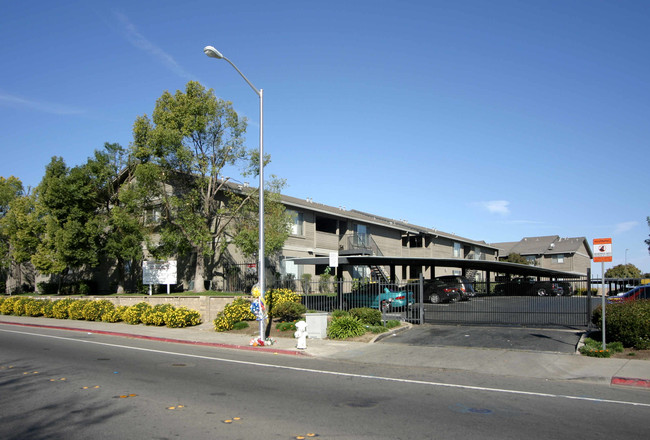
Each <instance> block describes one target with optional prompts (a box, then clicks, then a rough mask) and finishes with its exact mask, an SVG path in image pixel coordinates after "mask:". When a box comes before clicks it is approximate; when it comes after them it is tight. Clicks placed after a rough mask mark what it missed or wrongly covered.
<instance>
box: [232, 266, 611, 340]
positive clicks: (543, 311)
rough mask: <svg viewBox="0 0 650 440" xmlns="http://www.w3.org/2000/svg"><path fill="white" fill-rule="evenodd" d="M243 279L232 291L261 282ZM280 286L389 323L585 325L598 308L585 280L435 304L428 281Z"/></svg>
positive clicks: (275, 282) (325, 280) (518, 286)
mask: <svg viewBox="0 0 650 440" xmlns="http://www.w3.org/2000/svg"><path fill="white" fill-rule="evenodd" d="M253 266H254V265H253ZM243 269H249V267H248V266H246V267H244V268H243ZM250 269H255V268H254V267H252V268H250ZM243 281H244V282H243V283H240V284H239V285H238V286H235V284H234V283H231V284H230V287H231V291H241V292H250V289H251V288H252V286H253V285H254V284H255V283H256V282H257V277H256V271H254V270H251V271H250V275H249V276H247V277H244V278H243ZM235 287H239V289H236V290H235ZM276 288H287V289H291V290H293V291H295V292H296V293H298V294H299V295H300V296H301V302H302V303H303V304H304V305H305V306H306V307H307V310H309V311H319V312H331V311H333V310H337V309H340V310H349V309H351V308H355V307H371V308H375V309H378V310H381V311H382V313H383V315H384V318H385V319H399V320H405V321H410V322H413V323H432V324H467V325H477V324H478V325H512V326H567V327H575V326H578V327H585V326H588V325H589V324H590V320H591V315H592V312H593V310H594V308H596V307H597V306H598V304H599V301H596V300H593V299H592V295H593V294H594V292H593V289H594V288H593V287H592V286H591V284H590V283H589V281H588V280H587V279H572V280H554V281H526V282H525V283H522V281H521V280H519V281H512V282H491V283H487V282H475V283H473V288H474V289H473V290H474V291H473V292H472V291H469V292H467V294H466V295H460V294H458V295H455V294H451V295H450V296H448V297H444V299H441V300H439V301H436V302H432V301H433V300H432V295H431V293H432V290H431V289H432V288H433V285H432V284H431V283H430V282H428V281H427V280H417V281H411V282H409V283H406V284H402V285H399V286H398V285H396V284H391V283H384V282H376V281H368V280H367V279H364V280H338V279H336V278H334V277H328V276H325V277H319V278H318V279H317V280H315V281H312V280H311V278H310V277H304V278H303V279H300V280H296V279H291V278H289V279H286V278H285V279H270V280H268V284H267V288H266V289H267V291H268V290H269V289H276Z"/></svg>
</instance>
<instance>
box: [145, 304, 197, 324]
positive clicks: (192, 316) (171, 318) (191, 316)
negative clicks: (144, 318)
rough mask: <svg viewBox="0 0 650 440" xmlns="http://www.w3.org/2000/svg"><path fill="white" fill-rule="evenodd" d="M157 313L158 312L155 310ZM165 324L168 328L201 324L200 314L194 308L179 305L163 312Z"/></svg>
mask: <svg viewBox="0 0 650 440" xmlns="http://www.w3.org/2000/svg"><path fill="white" fill-rule="evenodd" d="M156 313H159V312H156ZM164 317H165V325H166V326H167V327H170V328H182V327H189V326H192V325H199V324H201V314H200V313H199V312H197V311H196V310H190V309H188V308H186V307H179V308H177V309H175V310H168V311H167V312H165V313H164Z"/></svg>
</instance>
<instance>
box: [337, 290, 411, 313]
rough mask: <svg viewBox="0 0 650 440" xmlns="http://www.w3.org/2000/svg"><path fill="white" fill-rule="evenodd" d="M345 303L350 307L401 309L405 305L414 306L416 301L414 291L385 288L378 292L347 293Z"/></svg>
mask: <svg viewBox="0 0 650 440" xmlns="http://www.w3.org/2000/svg"><path fill="white" fill-rule="evenodd" d="M344 301H345V304H346V305H347V307H348V308H352V307H370V308H373V309H379V308H381V310H383V311H389V310H394V309H399V308H402V307H405V306H407V305H408V306H412V305H413V303H414V300H413V292H406V291H404V290H397V289H393V290H391V289H389V288H388V287H385V288H384V291H383V292H381V293H379V294H376V293H374V292H371V291H367V290H360V291H356V292H352V293H348V294H345V296H344Z"/></svg>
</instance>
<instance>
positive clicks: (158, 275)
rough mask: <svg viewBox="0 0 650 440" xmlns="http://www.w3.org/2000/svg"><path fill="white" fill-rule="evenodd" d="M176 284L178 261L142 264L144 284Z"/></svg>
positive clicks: (144, 262) (146, 262)
mask: <svg viewBox="0 0 650 440" xmlns="http://www.w3.org/2000/svg"><path fill="white" fill-rule="evenodd" d="M176 283H177V275H176V260H169V261H143V262H142V284H176Z"/></svg>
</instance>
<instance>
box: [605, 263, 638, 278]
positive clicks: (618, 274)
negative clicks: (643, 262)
mask: <svg viewBox="0 0 650 440" xmlns="http://www.w3.org/2000/svg"><path fill="white" fill-rule="evenodd" d="M605 278H641V270H640V269H639V268H638V267H636V266H635V265H634V264H619V265H616V266H614V267H611V268H609V269H607V270H606V271H605Z"/></svg>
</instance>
